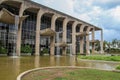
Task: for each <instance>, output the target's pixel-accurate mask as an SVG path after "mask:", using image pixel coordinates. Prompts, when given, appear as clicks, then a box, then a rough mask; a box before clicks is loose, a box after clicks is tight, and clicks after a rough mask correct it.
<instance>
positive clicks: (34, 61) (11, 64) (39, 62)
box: [0, 56, 119, 80]
mask: <svg viewBox="0 0 120 80" xmlns="http://www.w3.org/2000/svg"><path fill="white" fill-rule="evenodd" d="M118 64H119V63H107V62H94V61H80V60H77V59H76V56H61V57H55V56H42V57H39V56H36V57H35V56H31V57H20V58H10V57H0V80H16V77H17V75H18V74H19V73H21V72H23V71H26V70H29V69H33V68H39V67H48V66H80V67H91V68H98V69H107V70H108V69H114V68H115V66H116V65H118ZM6 76H7V77H6Z"/></svg>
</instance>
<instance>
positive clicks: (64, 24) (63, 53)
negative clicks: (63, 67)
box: [62, 18, 68, 55]
mask: <svg viewBox="0 0 120 80" xmlns="http://www.w3.org/2000/svg"><path fill="white" fill-rule="evenodd" d="M67 22H68V20H67V19H66V18H65V19H64V21H63V38H62V41H63V42H64V43H67ZM62 55H66V47H65V48H63V51H62Z"/></svg>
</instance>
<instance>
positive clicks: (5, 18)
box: [0, 8, 28, 24]
mask: <svg viewBox="0 0 120 80" xmlns="http://www.w3.org/2000/svg"><path fill="white" fill-rule="evenodd" d="M15 17H16V15H14V14H13V13H11V12H10V11H8V10H7V9H5V8H3V9H2V10H1V11H0V22H3V23H8V24H15ZM27 17H28V15H25V16H22V17H19V22H21V21H23V20H25V19H26V18H27Z"/></svg>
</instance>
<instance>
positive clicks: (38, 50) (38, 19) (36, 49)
mask: <svg viewBox="0 0 120 80" xmlns="http://www.w3.org/2000/svg"><path fill="white" fill-rule="evenodd" d="M43 13H44V12H43V11H42V10H39V11H38V13H37V22H36V39H35V40H36V41H35V56H39V55H40V27H41V16H42V15H43Z"/></svg>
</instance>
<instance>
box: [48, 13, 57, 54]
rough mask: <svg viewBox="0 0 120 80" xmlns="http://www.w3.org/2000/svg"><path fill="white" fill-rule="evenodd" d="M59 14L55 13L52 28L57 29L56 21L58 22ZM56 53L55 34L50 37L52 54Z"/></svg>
mask: <svg viewBox="0 0 120 80" xmlns="http://www.w3.org/2000/svg"><path fill="white" fill-rule="evenodd" d="M56 19H57V16H56V15H53V17H52V20H51V29H52V30H54V31H55V22H56ZM54 54H55V35H54V36H51V37H50V55H54Z"/></svg>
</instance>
